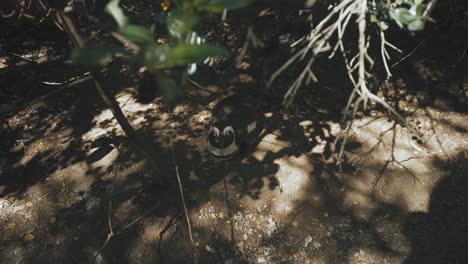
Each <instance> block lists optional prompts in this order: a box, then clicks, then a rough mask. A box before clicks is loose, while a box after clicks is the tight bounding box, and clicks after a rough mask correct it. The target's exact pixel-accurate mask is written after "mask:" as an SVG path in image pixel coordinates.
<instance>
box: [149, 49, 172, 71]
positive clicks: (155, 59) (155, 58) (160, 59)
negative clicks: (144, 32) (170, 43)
mask: <svg viewBox="0 0 468 264" xmlns="http://www.w3.org/2000/svg"><path fill="white" fill-rule="evenodd" d="M169 50H170V49H169V47H156V46H148V47H146V49H145V50H144V62H145V65H146V66H148V68H149V69H150V70H151V71H156V68H157V66H158V65H161V64H165V63H166V62H167V57H168V53H169Z"/></svg>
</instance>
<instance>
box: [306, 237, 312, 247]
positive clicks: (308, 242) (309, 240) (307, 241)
mask: <svg viewBox="0 0 468 264" xmlns="http://www.w3.org/2000/svg"><path fill="white" fill-rule="evenodd" d="M310 242H312V237H311V236H307V237H306V238H305V240H304V247H308V246H309V244H310Z"/></svg>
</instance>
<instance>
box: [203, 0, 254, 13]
mask: <svg viewBox="0 0 468 264" xmlns="http://www.w3.org/2000/svg"><path fill="white" fill-rule="evenodd" d="M250 2H251V0H195V3H194V4H195V7H196V8H197V9H199V10H203V11H209V12H213V13H219V12H222V11H223V9H225V8H226V9H228V10H234V9H239V8H242V7H245V6H247V5H249V4H250Z"/></svg>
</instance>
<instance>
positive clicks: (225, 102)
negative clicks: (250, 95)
mask: <svg viewBox="0 0 468 264" xmlns="http://www.w3.org/2000/svg"><path fill="white" fill-rule="evenodd" d="M263 118H264V117H263V114H262V113H261V112H260V111H259V110H257V109H256V108H255V107H254V106H253V105H252V104H249V103H246V102H243V101H242V98H239V97H236V96H229V97H226V98H224V99H222V100H221V101H219V102H218V103H217V104H216V105H215V106H214V107H213V109H212V111H211V122H210V125H209V129H208V152H209V153H210V154H211V155H213V156H215V157H217V158H221V159H229V158H232V157H233V156H235V155H236V154H238V153H240V152H242V151H244V150H246V149H247V148H249V147H251V146H253V145H254V144H255V143H256V142H258V139H259V136H260V133H261V132H262V130H263Z"/></svg>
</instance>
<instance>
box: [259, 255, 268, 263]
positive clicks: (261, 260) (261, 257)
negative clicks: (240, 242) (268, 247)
mask: <svg viewBox="0 0 468 264" xmlns="http://www.w3.org/2000/svg"><path fill="white" fill-rule="evenodd" d="M257 263H267V260H266V258H265V257H264V256H259V257H258V258H257Z"/></svg>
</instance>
